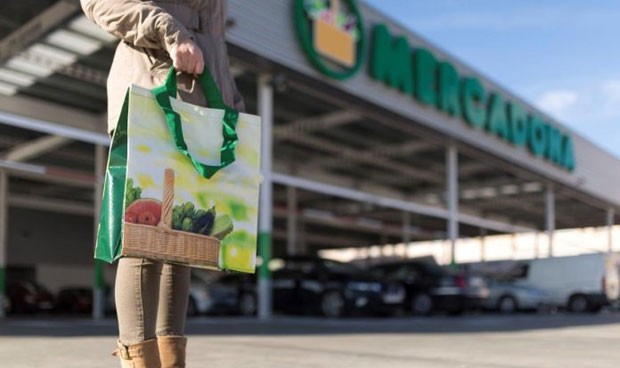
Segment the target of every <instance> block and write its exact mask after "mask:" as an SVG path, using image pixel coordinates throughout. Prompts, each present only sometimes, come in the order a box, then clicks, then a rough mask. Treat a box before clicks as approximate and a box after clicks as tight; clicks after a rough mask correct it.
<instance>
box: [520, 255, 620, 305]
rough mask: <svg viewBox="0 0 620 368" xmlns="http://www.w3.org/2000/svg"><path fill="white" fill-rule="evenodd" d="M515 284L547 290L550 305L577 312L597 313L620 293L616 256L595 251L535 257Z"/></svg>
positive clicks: (522, 265)
mask: <svg viewBox="0 0 620 368" xmlns="http://www.w3.org/2000/svg"><path fill="white" fill-rule="evenodd" d="M517 273H518V275H515V276H516V277H515V284H517V285H527V286H533V287H537V288H540V289H543V290H545V291H547V292H548V293H549V300H548V304H551V305H555V306H558V307H566V308H567V309H568V310H570V311H572V312H575V313H583V312H588V311H589V312H597V311H599V310H600V309H601V308H602V307H603V306H604V305H607V304H609V303H610V302H612V301H615V300H617V299H618V297H619V296H620V280H619V276H618V267H617V261H616V257H615V256H614V255H609V254H603V253H595V254H583V255H578V256H569V257H552V258H541V259H534V260H531V261H529V262H527V263H525V264H521V265H520V266H519V270H518V272H517Z"/></svg>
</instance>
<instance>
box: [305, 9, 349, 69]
mask: <svg viewBox="0 0 620 368" xmlns="http://www.w3.org/2000/svg"><path fill="white" fill-rule="evenodd" d="M330 7H331V8H330V9H328V10H327V11H325V12H322V14H321V16H320V17H318V19H315V20H314V48H315V49H316V51H317V52H318V53H320V54H321V55H323V56H325V57H327V58H329V59H331V60H333V61H335V62H337V63H339V64H342V65H344V66H347V67H352V66H353V65H354V64H355V58H356V56H357V50H356V40H355V37H354V36H353V35H352V34H351V33H349V32H347V30H345V29H343V28H342V27H340V26H339V25H338V22H337V18H338V16H339V14H340V1H339V0H331V2H330Z"/></svg>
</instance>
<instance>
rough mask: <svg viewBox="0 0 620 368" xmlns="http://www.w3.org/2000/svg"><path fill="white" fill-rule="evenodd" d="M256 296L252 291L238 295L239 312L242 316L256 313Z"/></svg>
mask: <svg viewBox="0 0 620 368" xmlns="http://www.w3.org/2000/svg"><path fill="white" fill-rule="evenodd" d="M256 304H257V303H256V296H254V294H252V293H241V295H239V313H241V315H242V316H253V315H255V314H256V309H257V305H256Z"/></svg>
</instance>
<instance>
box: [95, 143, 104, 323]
mask: <svg viewBox="0 0 620 368" xmlns="http://www.w3.org/2000/svg"><path fill="white" fill-rule="evenodd" d="M105 168H106V148H105V147H104V146H101V145H96V146H95V192H94V202H95V209H94V211H95V212H94V214H93V215H94V216H93V218H94V229H95V231H94V234H95V235H94V241H95V242H96V241H97V230H98V228H99V219H100V217H101V201H102V194H103V182H104V180H105ZM92 308H93V309H92V317H93V319H102V318H103V317H104V315H105V277H104V263H103V261H100V260H98V259H95V260H94V278H93V307H92Z"/></svg>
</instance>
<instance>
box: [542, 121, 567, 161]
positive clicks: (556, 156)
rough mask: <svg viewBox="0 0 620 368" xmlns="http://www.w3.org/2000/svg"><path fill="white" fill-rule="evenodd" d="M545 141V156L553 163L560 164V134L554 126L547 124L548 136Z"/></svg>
mask: <svg viewBox="0 0 620 368" xmlns="http://www.w3.org/2000/svg"><path fill="white" fill-rule="evenodd" d="M547 141H548V142H549V143H548V147H547V152H545V156H546V157H547V159H548V160H549V161H551V162H553V163H554V164H557V165H562V162H563V159H562V135H561V134H560V131H559V130H558V129H557V128H556V127H554V126H551V125H549V137H548V140H547Z"/></svg>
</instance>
